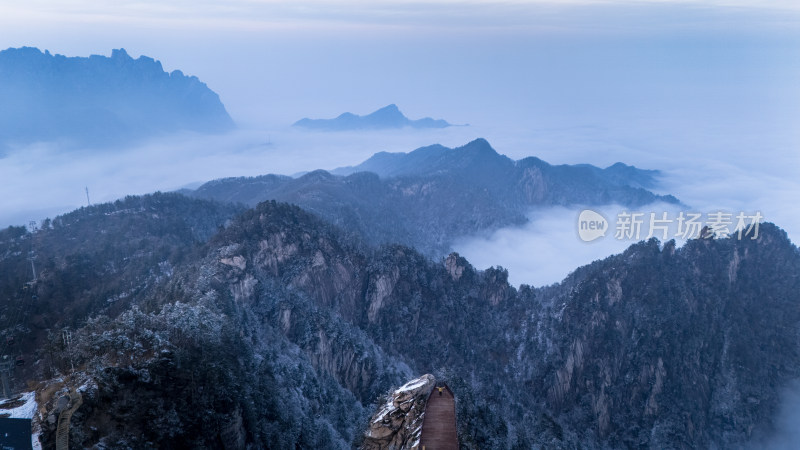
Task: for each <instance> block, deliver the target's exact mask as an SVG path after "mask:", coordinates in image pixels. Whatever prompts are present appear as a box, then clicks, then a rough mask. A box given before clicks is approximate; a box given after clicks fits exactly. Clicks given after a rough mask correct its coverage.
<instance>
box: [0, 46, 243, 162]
mask: <svg viewBox="0 0 800 450" xmlns="http://www.w3.org/2000/svg"><path fill="white" fill-rule="evenodd" d="M0 103H2V105H3V108H2V109H0V146H5V147H7V148H10V147H13V146H20V145H25V144H28V143H32V142H38V141H56V140H57V141H59V142H61V143H62V144H72V145H80V146H82V147H85V146H102V145H108V144H120V143H127V142H130V141H131V140H134V139H141V138H145V137H149V136H152V135H155V134H159V133H165V132H175V131H180V130H191V131H198V132H204V133H207V132H221V131H227V130H229V129H231V128H232V127H233V121H232V120H231V118H230V116H229V115H228V113H227V111H225V107H224V106H223V105H222V103H221V102H220V100H219V97H218V96H217V94H216V93H214V92H213V91H212V90H211V89H209V88H208V86H206V85H205V83H202V82H201V81H200V80H198V79H197V78H196V77H193V76H186V75H184V74H183V73H182V72H181V71H179V70H176V71H173V72H172V73H167V72H165V71H164V70H163V68H162V66H161V63H160V62H159V61H156V60H154V59H152V58H148V57H146V56H140V57H139V58H137V59H133V58H131V57H130V56H129V55H128V54H127V53H126V52H125V50H124V49H118V50H113V51H112V52H111V56H110V57H105V56H99V55H92V56H90V57H88V58H84V57H65V56H63V55H52V54H50V52H48V51H45V52H44V53H42V52H41V51H40V50H39V49H37V48H31V47H22V48H10V49H7V50H3V51H1V52H0ZM0 149H1V148H0Z"/></svg>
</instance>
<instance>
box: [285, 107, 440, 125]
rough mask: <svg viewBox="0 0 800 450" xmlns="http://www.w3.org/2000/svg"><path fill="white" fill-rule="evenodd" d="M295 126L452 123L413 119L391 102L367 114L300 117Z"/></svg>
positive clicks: (426, 118)
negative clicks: (312, 117)
mask: <svg viewBox="0 0 800 450" xmlns="http://www.w3.org/2000/svg"><path fill="white" fill-rule="evenodd" d="M294 126H295V127H302V128H309V129H313V130H325V131H344V130H364V129H373V130H377V129H388V128H403V127H411V128H446V127H449V126H451V125H450V124H449V123H447V121H445V120H442V119H431V118H430V117H425V118H422V119H418V120H411V119H409V118H408V117H406V116H405V115H403V113H402V112H400V109H398V108H397V105H394V104H391V105H388V106H384V107H383V108H381V109H379V110H377V111H375V112H373V113H372V114H368V115H366V116H359V115H356V114H352V113H349V112H346V113H344V114H341V115H339V117H337V118H335V119H309V118H304V119H300V120H298V121H297V122H295V123H294Z"/></svg>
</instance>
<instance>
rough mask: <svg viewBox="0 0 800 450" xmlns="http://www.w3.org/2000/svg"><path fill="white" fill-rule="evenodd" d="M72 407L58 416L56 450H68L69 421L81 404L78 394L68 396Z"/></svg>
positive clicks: (81, 398) (81, 399)
mask: <svg viewBox="0 0 800 450" xmlns="http://www.w3.org/2000/svg"><path fill="white" fill-rule="evenodd" d="M70 400H72V406H71V407H70V408H68V409H65V410H64V411H61V414H59V416H58V428H57V429H56V450H69V421H70V419H71V418H72V413H74V412H75V410H77V409H78V408H80V407H81V405H82V404H83V397H82V396H81V394H80V393H79V392H73V393H72V394H70Z"/></svg>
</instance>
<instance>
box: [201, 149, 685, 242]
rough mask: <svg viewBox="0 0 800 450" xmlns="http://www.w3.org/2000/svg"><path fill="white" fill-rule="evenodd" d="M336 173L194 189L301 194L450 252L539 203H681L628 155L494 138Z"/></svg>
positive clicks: (243, 197)
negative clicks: (496, 145)
mask: <svg viewBox="0 0 800 450" xmlns="http://www.w3.org/2000/svg"><path fill="white" fill-rule="evenodd" d="M621 172H625V173H628V172H629V176H630V179H631V180H633V181H632V182H631V183H627V182H626V180H625V178H623V177H622V176H621V175H620V173H621ZM334 173H335V174H331V173H328V172H326V171H324V170H316V171H313V172H309V173H307V174H304V175H302V176H301V177H299V178H291V177H287V176H281V175H263V176H259V177H254V178H226V179H221V180H215V181H210V182H208V183H206V184H204V185H202V186H200V187H199V188H198V189H197V190H195V191H186V193H187V194H188V195H192V196H196V197H200V198H207V199H215V200H219V201H225V202H235V203H236V202H238V203H244V204H246V205H249V206H254V205H256V204H258V203H259V202H262V201H265V200H278V201H283V202H289V203H294V204H296V205H299V206H300V207H302V208H304V209H306V210H308V211H311V212H313V213H314V214H317V215H319V216H320V217H322V218H324V219H325V220H328V221H330V222H331V223H333V224H335V225H337V226H339V227H341V228H343V229H346V230H351V231H353V232H356V233H358V234H360V235H362V236H363V237H364V238H365V240H366V241H367V242H369V243H371V244H386V243H401V244H404V245H409V246H412V247H416V248H417V249H419V250H420V251H422V252H423V253H425V254H427V255H429V256H432V257H438V256H442V255H443V254H446V253H447V252H449V251H450V245H451V243H452V242H453V240H454V239H455V238H457V237H460V236H468V235H473V234H475V233H479V232H483V231H492V230H496V229H498V228H500V227H504V226H509V225H520V224H523V223H525V222H526V221H527V220H528V219H527V217H526V214H527V213H529V212H530V211H531V210H532V209H534V208H537V207H544V206H553V205H559V206H570V205H584V206H588V205H604V204H610V203H618V204H621V205H625V206H631V207H635V206H641V205H645V204H648V203H652V202H656V201H663V202H667V203H678V200H677V199H676V198H675V197H673V196H671V195H666V196H662V195H656V194H654V193H652V192H650V191H649V190H646V189H645V188H643V187H642V185H654V184H655V183H656V176H657V175H658V171H652V170H640V169H637V168H635V167H631V166H626V165H625V164H615V165H613V166H611V167H609V168H606V169H600V168H598V167H595V166H591V165H588V164H582V165H575V166H568V165H561V166H553V165H550V164H548V163H546V162H544V161H542V160H540V159H538V158H534V157H529V158H525V159H522V160H519V161H514V160H512V159H510V158H508V157H507V156H504V155H500V154H498V153H497V152H496V151H495V150H494V149H493V148H492V146H491V145H489V143H488V142H487V141H486V140H485V139H476V140H474V141H472V142H470V143H468V144H466V145H464V146H462V147H458V148H452V149H451V148H447V147H444V146H441V145H433V146H429V147H423V148H420V149H417V150H414V151H413V152H411V153H407V154H406V153H396V154H390V153H379V154H377V155H375V156H373V157H372V158H370V159H368V160H367V161H365V162H364V163H363V164H361V165H359V166H356V167H350V168H342V169H337V170H335V171H334ZM376 174H377V175H376Z"/></svg>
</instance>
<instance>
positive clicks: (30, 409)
mask: <svg viewBox="0 0 800 450" xmlns="http://www.w3.org/2000/svg"><path fill="white" fill-rule="evenodd" d="M19 402H24V403H22V405H20V406H17V407H14V408H3V405H0V416H6V414H8V416H7V417H8V418H10V419H31V420H32V421H33V422H36V421H35V420H33V419H34V416H35V415H36V409H37V406H38V405H37V404H36V392H26V393H24V394H22V395H20V396H19V397H16V398H13V399H10V400H7V401H6V402H5V403H4V404H16V403H19ZM38 425H39V424H38V423H34V424H33V430H32V431H31V446H32V447H33V450H42V444H41V443H40V442H39V433H40V429H39V426H38Z"/></svg>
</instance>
